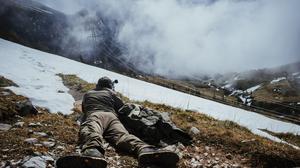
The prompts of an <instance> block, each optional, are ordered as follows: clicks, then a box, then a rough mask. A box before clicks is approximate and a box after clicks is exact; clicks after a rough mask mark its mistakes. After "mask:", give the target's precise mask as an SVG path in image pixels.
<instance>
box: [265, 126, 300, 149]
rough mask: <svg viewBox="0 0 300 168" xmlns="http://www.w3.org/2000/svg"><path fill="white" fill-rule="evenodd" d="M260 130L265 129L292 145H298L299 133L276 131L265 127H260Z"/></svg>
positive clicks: (299, 144)
mask: <svg viewBox="0 0 300 168" xmlns="http://www.w3.org/2000/svg"><path fill="white" fill-rule="evenodd" d="M262 131H265V132H267V133H269V134H271V135H273V136H276V137H278V138H280V139H282V140H284V141H286V142H288V143H291V144H293V145H296V146H300V135H295V134H292V133H276V132H272V131H269V130H266V129H262Z"/></svg>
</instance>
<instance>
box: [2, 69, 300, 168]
mask: <svg viewBox="0 0 300 168" xmlns="http://www.w3.org/2000/svg"><path fill="white" fill-rule="evenodd" d="M60 76H61V77H62V79H63V81H64V84H65V85H66V86H68V87H69V88H70V92H72V93H73V95H77V96H79V95H82V94H83V93H84V92H86V90H88V89H90V88H92V87H94V86H95V84H89V83H87V82H85V81H83V80H81V79H80V78H78V77H76V76H75V75H62V74H60ZM1 81H6V80H5V79H4V78H2V80H1ZM2 86H3V85H2ZM5 86H7V85H5ZM79 86H80V87H79ZM0 89H1V90H2V88H0ZM14 97H16V95H15V94H13V93H10V94H9V95H6V96H3V95H1V101H0V102H2V101H3V100H4V99H6V100H7V99H14ZM75 97H76V96H75ZM75 97H74V98H75ZM79 97H80V96H79ZM124 101H129V99H128V98H125V97H124ZM135 103H139V104H142V105H144V106H146V107H149V108H152V109H155V110H159V111H165V112H168V113H169V115H170V116H171V120H172V121H173V122H175V123H176V125H177V126H179V127H180V128H182V129H184V130H186V131H188V130H190V129H191V128H192V127H193V128H197V129H199V130H200V133H197V134H194V135H193V134H191V135H193V137H194V140H193V144H192V146H184V145H182V144H179V145H177V146H173V147H169V148H170V149H173V148H174V150H175V149H176V151H177V152H178V153H179V155H180V156H181V161H180V163H179V165H178V167H182V168H184V167H199V166H200V167H201V166H204V167H274V166H280V167H290V166H296V165H299V164H300V163H298V161H299V150H295V149H293V148H291V147H289V146H288V145H283V144H278V143H274V142H272V141H270V140H267V139H265V138H261V137H259V136H257V135H253V134H252V133H251V132H250V131H249V130H247V129H246V128H243V127H240V126H238V125H236V124H235V123H233V122H230V121H218V120H215V119H212V118H210V117H208V116H206V115H202V114H199V113H195V112H186V111H182V110H180V109H176V108H172V107H170V106H166V105H162V104H153V103H150V102H148V101H145V102H135ZM8 104H10V105H11V106H12V107H13V106H15V104H14V102H10V103H8ZM74 105H75V106H74V111H75V112H74V113H72V114H70V115H61V114H59V115H57V114H51V113H49V112H48V111H47V110H46V109H43V108H38V110H39V114H37V115H29V116H24V117H20V116H18V115H17V116H18V117H16V116H11V117H10V118H9V119H8V120H5V121H4V122H5V123H7V124H11V125H12V128H11V129H10V130H9V131H4V132H3V131H2V133H1V135H0V136H1V141H0V145H1V151H0V153H1V156H2V157H1V159H0V161H1V162H0V163H1V166H2V167H3V166H4V165H5V166H13V167H14V166H24V167H26V166H28V165H31V166H32V165H34V164H39V166H41V167H44V166H45V167H46V165H47V167H51V166H53V165H54V163H55V160H56V159H57V158H58V157H59V156H63V155H66V154H70V153H74V152H75V151H77V152H78V150H77V148H76V145H77V132H78V128H79V126H78V124H77V119H78V117H79V115H80V113H81V111H80V108H79V107H80V103H75V104H74ZM17 146H22V148H21V149H22V150H16V147H17ZM106 148H107V149H106V159H107V160H108V162H109V167H137V162H136V160H135V159H134V157H133V156H128V155H126V154H122V153H121V154H118V153H116V151H115V150H114V149H113V148H112V147H110V146H109V145H108V144H107V147H106ZM297 160H298V161H297ZM43 165H44V166H43ZM35 166H37V165H35Z"/></svg>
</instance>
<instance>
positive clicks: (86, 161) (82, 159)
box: [56, 148, 107, 168]
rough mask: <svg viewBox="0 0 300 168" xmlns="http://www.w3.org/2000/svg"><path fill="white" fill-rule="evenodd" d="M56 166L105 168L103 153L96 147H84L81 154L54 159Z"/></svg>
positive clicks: (62, 167)
mask: <svg viewBox="0 0 300 168" xmlns="http://www.w3.org/2000/svg"><path fill="white" fill-rule="evenodd" d="M56 166H57V168H84V167H86V168H106V166H107V162H106V160H105V158H104V155H103V154H102V153H101V152H100V151H99V150H98V149H96V148H88V149H85V150H84V151H83V152H82V154H81V155H70V156H64V157H61V158H59V159H58V160H57V161H56Z"/></svg>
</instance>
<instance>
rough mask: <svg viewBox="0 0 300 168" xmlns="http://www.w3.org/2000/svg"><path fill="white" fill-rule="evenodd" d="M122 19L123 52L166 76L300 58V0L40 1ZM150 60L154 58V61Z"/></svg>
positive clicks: (241, 68)
mask: <svg viewBox="0 0 300 168" xmlns="http://www.w3.org/2000/svg"><path fill="white" fill-rule="evenodd" d="M36 1H39V2H42V3H44V4H46V5H48V6H50V7H52V8H54V9H57V10H59V11H62V12H65V13H67V14H74V13H76V12H78V11H79V10H81V9H82V8H85V9H88V10H89V11H92V12H93V11H97V10H99V11H101V12H102V13H103V14H104V15H105V16H106V17H110V18H111V19H114V20H118V21H120V22H121V23H122V24H121V27H120V28H119V33H118V36H117V37H118V40H119V42H120V43H121V44H123V45H124V46H126V48H128V54H126V55H124V57H126V58H127V59H129V60H131V61H133V62H134V61H136V60H138V61H139V62H143V64H142V65H140V67H139V68H140V69H142V70H145V71H151V72H156V73H160V74H163V75H174V74H177V75H195V74H201V73H223V72H228V71H244V70H249V69H256V68H265V67H273V66H278V65H282V64H286V63H291V62H295V61H299V60H300V56H299V53H300V13H299V7H300V1H299V0H220V1H217V0H214V1H211V0H198V1H197V0H36ZM149 60H151V61H149Z"/></svg>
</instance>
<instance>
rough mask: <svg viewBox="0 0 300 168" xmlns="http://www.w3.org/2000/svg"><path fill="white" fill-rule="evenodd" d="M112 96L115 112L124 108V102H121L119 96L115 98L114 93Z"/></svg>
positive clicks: (115, 94)
mask: <svg viewBox="0 0 300 168" xmlns="http://www.w3.org/2000/svg"><path fill="white" fill-rule="evenodd" d="M112 95H113V96H112V97H113V100H114V108H115V111H116V112H118V111H119V109H120V108H121V107H123V106H124V102H123V101H122V99H121V98H120V97H119V96H117V93H116V92H112Z"/></svg>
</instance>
